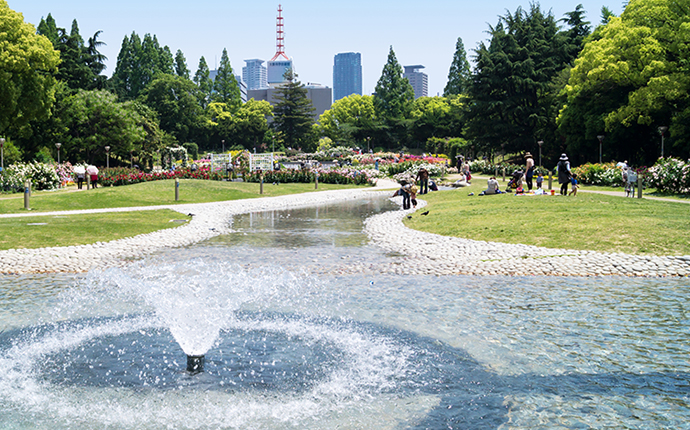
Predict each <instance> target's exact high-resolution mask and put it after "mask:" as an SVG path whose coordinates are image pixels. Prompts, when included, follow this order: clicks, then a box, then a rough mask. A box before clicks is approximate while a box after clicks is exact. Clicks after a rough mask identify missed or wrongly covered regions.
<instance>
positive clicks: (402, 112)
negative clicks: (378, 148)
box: [374, 46, 414, 119]
mask: <svg viewBox="0 0 690 430" xmlns="http://www.w3.org/2000/svg"><path fill="white" fill-rule="evenodd" d="M374 91H375V92H376V93H375V94H374V109H376V113H377V115H378V116H379V118H386V119H403V118H407V117H409V115H410V112H411V111H412V102H413V101H414V89H413V88H412V85H411V84H410V81H408V80H407V79H406V78H404V77H403V69H402V66H400V63H398V59H397V58H396V57H395V52H393V47H392V46H391V47H390V51H389V52H388V61H387V62H386V64H385V65H384V66H383V71H382V72H381V77H380V78H379V80H378V82H377V83H376V88H375V89H374Z"/></svg>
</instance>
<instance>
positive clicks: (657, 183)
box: [645, 157, 690, 194]
mask: <svg viewBox="0 0 690 430" xmlns="http://www.w3.org/2000/svg"><path fill="white" fill-rule="evenodd" d="M645 178H646V180H647V183H648V185H649V186H651V187H653V188H656V189H657V190H658V191H660V192H664V193H675V194H690V160H688V161H687V162H685V161H683V160H679V159H677V158H672V157H668V158H659V160H657V162H656V163H655V164H654V166H652V167H650V168H649V170H648V171H647V175H646V176H645Z"/></svg>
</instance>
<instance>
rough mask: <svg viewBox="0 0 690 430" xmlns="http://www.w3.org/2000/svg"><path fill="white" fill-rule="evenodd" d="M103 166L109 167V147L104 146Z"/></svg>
mask: <svg viewBox="0 0 690 430" xmlns="http://www.w3.org/2000/svg"><path fill="white" fill-rule="evenodd" d="M105 167H106V168H108V169H110V147H109V146H106V147H105Z"/></svg>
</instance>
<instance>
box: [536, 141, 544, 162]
mask: <svg viewBox="0 0 690 430" xmlns="http://www.w3.org/2000/svg"><path fill="white" fill-rule="evenodd" d="M543 144H544V141H543V140H540V141H538V142H537V145H539V167H540V168H541V146H542V145H543Z"/></svg>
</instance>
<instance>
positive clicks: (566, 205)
mask: <svg viewBox="0 0 690 430" xmlns="http://www.w3.org/2000/svg"><path fill="white" fill-rule="evenodd" d="M499 181H500V178H499ZM501 187H502V189H505V183H503V182H501ZM484 188H486V181H485V180H483V179H475V180H473V185H472V186H471V187H467V188H461V189H457V190H451V191H439V192H433V193H430V194H426V195H424V196H418V197H419V198H421V199H424V200H426V201H427V202H428V203H429V204H428V206H427V208H426V209H425V210H429V215H428V216H420V215H419V213H417V214H413V216H412V219H408V220H405V224H406V225H407V226H409V227H411V228H414V229H417V230H422V231H427V232H430V233H437V234H441V235H446V236H455V237H464V238H469V239H475V240H486V241H496V242H504V243H524V244H528V245H538V246H546V247H553V248H569V249H581V250H593V251H607V252H625V253H631V254H654V255H689V254H690V241H688V239H687V238H688V237H689V236H690V205H689V204H682V203H674V202H661V201H654V200H651V199H630V198H623V197H617V196H608V195H601V194H594V193H579V194H578V195H577V196H570V197H563V196H560V195H556V196H515V195H512V194H500V195H493V196H479V195H478V194H479V192H480V191H481V190H482V189H484ZM470 192H473V193H474V194H475V195H474V196H469V195H468V194H469V193H470Z"/></svg>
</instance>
